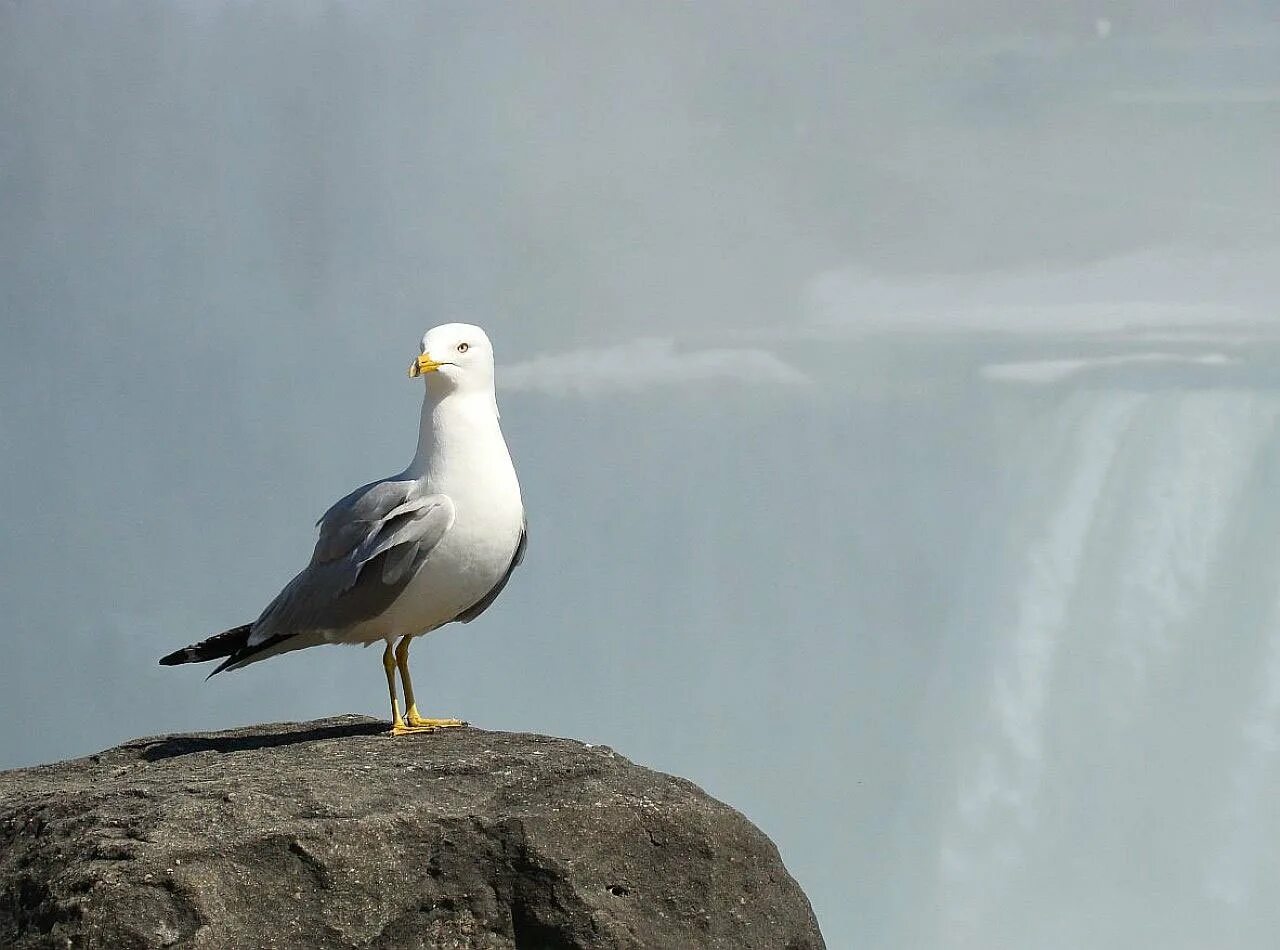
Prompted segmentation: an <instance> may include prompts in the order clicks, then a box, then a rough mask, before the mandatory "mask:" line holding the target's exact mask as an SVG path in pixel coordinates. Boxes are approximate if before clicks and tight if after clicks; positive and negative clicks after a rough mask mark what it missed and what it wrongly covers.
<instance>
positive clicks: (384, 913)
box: [0, 716, 823, 950]
mask: <svg viewBox="0 0 1280 950" xmlns="http://www.w3.org/2000/svg"><path fill="white" fill-rule="evenodd" d="M384 729H385V725H384V724H382V723H379V722H377V721H375V720H372V719H366V718H363V717H358V716H344V717H339V718H336V719H326V720H321V721H318V722H308V723H287V724H281V725H273V726H255V727H251V728H247V729H239V730H233V731H230V732H221V733H207V734H196V735H178V736H166V737H161V738H155V739H142V740H138V741H135V742H130V743H128V744H126V745H122V746H119V747H118V748H115V749H110V750H108V751H106V752H103V753H100V754H98V755H93V756H89V757H88V758H84V759H76V760H73V761H70V762H60V763H57V764H54V765H45V766H38V767H36V768H30V769H20V770H17V771H12V772H5V773H0V946H3V947H13V948H36V947H40V948H43V947H85V948H110V950H129V948H152V947H191V948H210V950H212V948H236V950H241V948H256V947H262V948H281V950H285V948H288V950H293V948H327V947H379V948H402V947H403V948H428V947H430V948H459V950H461V948H467V950H479V948H486V950H487V948H520V950H525V948H528V950H535V948H536V950H571V948H587V947H590V948H598V947H599V948H603V947H609V948H641V947H644V948H667V947H670V948H677V950H685V948H697V947H716V948H726V950H728V948H733V950H742V948H752V947H758V948H770V950H773V948H787V950H816V948H820V947H822V946H823V943H822V937H821V935H820V934H819V932H818V926H817V923H816V922H815V920H814V917H813V912H812V910H811V909H810V907H809V902H808V901H807V900H806V899H805V896H804V894H803V893H802V892H801V890H800V888H799V886H798V885H797V884H796V883H795V881H794V880H792V878H791V876H790V875H789V874H788V873H787V871H786V869H785V868H784V867H783V865H782V861H781V860H780V859H779V857H778V852H777V850H776V849H775V848H774V846H773V844H772V843H771V842H770V841H769V840H768V839H767V838H766V837H765V836H764V835H763V834H762V833H761V832H760V831H759V830H758V829H756V828H755V827H754V826H753V825H752V824H751V823H750V822H748V821H747V820H746V819H745V818H744V817H743V816H742V815H740V814H738V813H737V812H736V811H734V810H733V809H731V808H729V807H728V806H726V805H723V804H721V803H720V802H717V801H715V800H714V799H712V798H710V797H709V796H707V795H706V793H704V792H703V791H701V790H700V789H699V788H697V787H696V786H694V785H692V784H690V783H689V782H686V781H684V780H683V779H679V778H673V777H671V776H668V775H663V774H661V773H658V772H652V771H650V770H648V769H644V768H641V767H639V766H637V765H633V764H632V763H631V762H628V761H627V760H626V759H624V758H623V757H622V756H620V755H618V754H617V753H615V752H613V751H612V750H611V749H609V748H607V747H604V746H595V747H592V746H587V745H583V744H582V743H579V742H571V741H569V740H566V739H552V738H548V737H546V736H536V735H521V734H515V733H505V732H485V731H482V730H479V729H473V728H466V729H455V730H442V731H440V732H436V733H433V734H429V735H420V736H411V737H407V738H401V739H394V740H393V739H389V738H386V737H385V736H383V735H382V734H381V733H382V731H383V730H384Z"/></svg>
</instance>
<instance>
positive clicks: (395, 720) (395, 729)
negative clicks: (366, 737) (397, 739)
mask: <svg viewBox="0 0 1280 950" xmlns="http://www.w3.org/2000/svg"><path fill="white" fill-rule="evenodd" d="M382 668H383V669H384V670H386V671H387V692H389V693H390V694H391V734H392V735H393V736H395V735H399V734H400V730H402V729H404V720H403V719H401V718H400V703H399V702H397V701H396V658H395V654H393V653H392V652H391V644H390V643H388V644H387V648H386V649H385V650H383V651H382Z"/></svg>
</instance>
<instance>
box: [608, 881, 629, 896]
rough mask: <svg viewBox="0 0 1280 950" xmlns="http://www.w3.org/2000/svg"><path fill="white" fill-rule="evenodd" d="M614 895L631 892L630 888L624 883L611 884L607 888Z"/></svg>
mask: <svg viewBox="0 0 1280 950" xmlns="http://www.w3.org/2000/svg"><path fill="white" fill-rule="evenodd" d="M605 890H606V891H608V892H609V893H610V894H612V895H613V896H614V897H622V896H623V895H624V894H629V893H631V891H630V889H629V888H627V887H626V886H625V885H623V884H610V885H609V886H608V887H606V888H605Z"/></svg>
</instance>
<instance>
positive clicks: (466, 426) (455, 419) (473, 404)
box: [408, 391, 502, 477]
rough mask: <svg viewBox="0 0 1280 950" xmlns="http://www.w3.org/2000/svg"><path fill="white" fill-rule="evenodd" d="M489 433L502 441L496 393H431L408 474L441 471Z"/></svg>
mask: <svg viewBox="0 0 1280 950" xmlns="http://www.w3.org/2000/svg"><path fill="white" fill-rule="evenodd" d="M486 436H490V437H491V436H496V437H497V439H498V441H499V442H500V443H501V442H502V430H501V429H500V428H499V425H498V413H497V407H496V404H495V402H494V399H493V396H492V395H490V394H489V393H483V392H481V393H460V392H456V391H455V392H451V393H449V394H447V395H445V396H443V397H440V398H436V397H434V396H433V395H432V394H431V393H430V392H428V393H427V395H426V398H425V399H423V401H422V420H421V422H419V424H418V451H417V454H416V455H414V457H413V462H412V463H411V464H410V465H409V468H408V473H409V474H412V475H414V476H417V477H422V476H427V477H430V476H432V475H434V474H437V473H439V472H441V471H442V470H443V468H444V466H445V465H446V464H447V463H448V462H450V461H451V460H459V459H461V458H462V457H463V456H465V455H466V454H467V453H468V452H472V451H474V449H475V447H476V445H477V442H484V441H486Z"/></svg>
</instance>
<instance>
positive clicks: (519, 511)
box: [160, 323, 527, 736]
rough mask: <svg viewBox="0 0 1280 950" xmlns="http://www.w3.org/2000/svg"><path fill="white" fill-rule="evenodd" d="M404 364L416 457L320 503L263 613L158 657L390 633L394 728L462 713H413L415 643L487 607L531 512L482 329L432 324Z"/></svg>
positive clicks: (249, 652)
mask: <svg viewBox="0 0 1280 950" xmlns="http://www.w3.org/2000/svg"><path fill="white" fill-rule="evenodd" d="M409 375H410V376H411V377H421V378H422V380H423V381H424V383H425V388H426V393H425V395H424V397H423V400H422V420H421V423H420V424H419V428H418V451H417V453H416V454H415V455H414V457H413V461H412V462H411V463H410V464H409V467H408V468H406V469H405V470H404V471H403V472H401V473H400V474H399V475H393V476H391V477H390V478H385V479H382V480H380V481H376V482H370V483H369V484H367V485H364V486H362V487H360V488H357V489H356V490H355V491H353V492H351V494H349V495H347V496H346V497H345V498H343V499H341V500H340V501H338V502H337V503H335V504H334V505H333V507H331V508H330V509H329V510H328V511H326V512H325V513H324V515H323V516H322V517H321V518H320V520H319V521H318V522H316V524H317V525H318V526H319V529H320V537H319V540H317V541H316V546H315V551H314V552H313V553H312V555H311V563H309V564H308V565H307V566H306V567H305V568H303V569H302V571H301V573H299V574H298V576H297V577H295V578H294V579H293V580H291V581H290V582H289V583H288V584H287V585H285V588H284V590H282V591H280V593H279V594H277V595H276V598H275V600H273V601H271V603H269V604H268V605H267V607H266V609H265V610H263V611H262V614H261V616H259V617H258V619H257V620H255V621H254V622H253V623H247V624H243V625H242V626H239V627H233V628H232V629H230V630H227V631H225V632H223V633H219V634H217V635H215V636H212V637H209V638H208V639H207V640H202V641H201V642H199V643H194V644H192V645H191V646H188V647H183V648H182V649H181V650H177V651H175V652H173V653H170V654H169V655H168V656H165V657H163V658H161V660H160V663H161V664H162V665H164V666H176V665H178V664H182V663H201V662H204V661H206V660H217V659H221V660H222V662H221V663H220V664H219V665H218V667H217V668H216V669H215V670H214V671H213V673H210V674H209V675H210V676H213V675H214V674H216V673H221V672H222V671H223V670H238V669H240V668H241V667H244V666H248V665H249V664H251V663H257V662H258V661H260V660H265V659H267V658H268V657H272V656H277V655H278V654H281V653H289V652H292V651H294V650H301V649H304V648H306V647H312V646H318V645H319V644H323V643H351V644H362V645H364V646H369V645H370V644H373V643H377V642H379V641H383V642H385V643H386V649H385V650H383V653H382V666H383V669H384V670H385V672H386V676H387V690H388V691H389V692H390V694H391V733H390V734H391V735H393V736H402V735H408V734H412V733H420V732H434V731H435V730H437V729H442V728H448V727H456V726H463V725H466V723H464V722H462V721H461V720H459V719H427V718H424V717H423V716H421V715H420V714H419V713H418V706H417V703H416V702H415V701H414V696H413V681H412V680H411V679H410V677H409V646H410V644H411V643H412V642H413V638H414V637H418V636H421V635H422V634H424V633H429V632H431V631H432V630H435V629H436V628H437V627H442V626H444V625H445V624H447V623H451V622H453V621H455V620H458V621H461V622H462V623H470V622H471V621H472V620H475V619H476V618H477V617H479V616H480V615H481V614H482V613H484V611H485V610H487V609H488V608H489V606H490V605H491V604H492V603H493V602H494V600H495V599H496V598H497V597H498V595H499V594H500V593H501V592H502V589H503V588H504V587H505V586H506V584H507V581H508V580H510V578H511V574H512V572H513V571H514V570H515V569H516V566H517V565H519V564H520V561H521V560H522V559H523V558H524V552H525V545H526V539H527V521H526V518H525V511H524V504H523V502H522V501H521V498H520V483H519V481H518V480H517V479H516V472H515V467H514V466H513V465H512V463H511V454H510V452H509V451H508V450H507V443H506V440H504V439H503V437H502V429H501V428H500V426H499V423H498V403H497V397H496V396H495V394H494V368H493V347H492V345H491V344H490V343H489V337H488V336H487V335H486V334H485V332H484V331H483V330H482V329H480V328H479V327H476V326H471V325H469V324H464V323H448V324H444V325H443V326H438V327H433V328H432V329H430V330H428V331H427V332H426V333H425V334H424V335H423V337H422V342H421V348H420V354H419V356H418V358H417V359H416V360H414V361H413V363H411V364H410V366H409ZM397 670H398V671H399V673H400V683H401V685H402V686H403V687H404V701H405V715H404V716H403V718H402V717H401V715H400V705H399V703H398V702H397V696H396V672H397Z"/></svg>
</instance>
